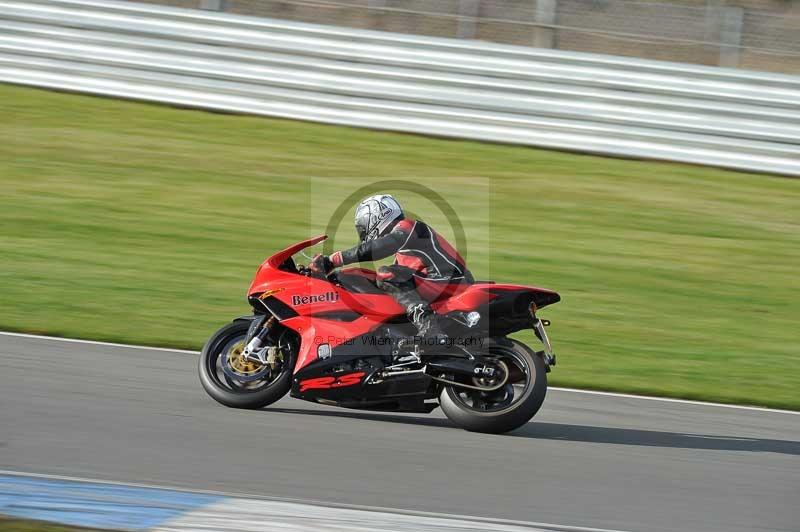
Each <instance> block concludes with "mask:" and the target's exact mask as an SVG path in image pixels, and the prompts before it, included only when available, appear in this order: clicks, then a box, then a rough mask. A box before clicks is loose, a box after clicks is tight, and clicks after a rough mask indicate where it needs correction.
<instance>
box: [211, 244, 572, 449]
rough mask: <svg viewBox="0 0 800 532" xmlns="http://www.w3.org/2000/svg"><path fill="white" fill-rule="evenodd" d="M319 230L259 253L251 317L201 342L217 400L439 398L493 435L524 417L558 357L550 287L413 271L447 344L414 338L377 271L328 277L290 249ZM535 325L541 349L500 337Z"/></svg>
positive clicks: (414, 401)
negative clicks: (447, 280)
mask: <svg viewBox="0 0 800 532" xmlns="http://www.w3.org/2000/svg"><path fill="white" fill-rule="evenodd" d="M326 238H327V237H326V236H319V237H316V238H312V239H310V240H306V241H304V242H300V243H298V244H295V245H294V246H291V247H289V248H287V249H285V250H283V251H281V252H280V253H277V254H275V255H273V256H272V257H270V258H268V259H267V260H266V261H264V263H263V264H261V266H260V267H259V269H258V271H257V272H256V275H255V279H254V280H253V282H252V283H251V284H250V288H249V290H248V300H249V302H250V304H251V306H252V307H253V310H254V314H253V315H252V316H244V317H241V318H237V319H235V320H233V322H232V323H230V324H228V325H226V326H225V327H223V328H222V329H220V330H219V331H217V332H216V333H214V335H213V336H212V337H211V338H210V339H209V340H208V342H207V343H206V345H205V347H204V348H203V351H202V355H201V357H200V381H201V382H202V384H203V388H205V390H206V392H208V394H209V395H210V396H211V397H213V398H214V399H215V400H217V401H218V402H220V403H222V404H223V405H226V406H229V407H234V408H261V407H264V406H266V405H269V404H271V403H274V402H275V401H277V400H278V399H280V398H281V397H283V396H284V395H285V394H286V393H287V392H289V393H290V394H291V396H292V397H297V398H299V399H305V400H307V401H314V402H317V403H322V404H327V405H334V406H340V407H344V408H356V409H363V410H373V411H392V412H422V413H429V412H431V411H432V410H433V409H435V408H436V407H437V406H441V407H442V410H443V411H444V413H445V414H446V415H447V417H448V418H450V419H451V420H452V421H453V422H454V423H456V424H457V425H459V426H460V427H463V428H465V429H467V430H471V431H477V432H491V433H501V432H507V431H510V430H513V429H515V428H517V427H519V426H521V425H523V424H525V423H526V422H528V420H530V419H531V418H532V417H533V416H534V415H535V414H536V412H537V411H538V410H539V407H541V405H542V402H543V401H544V397H545V393H546V391H547V373H548V372H549V371H550V367H551V366H553V365H555V362H556V359H555V355H554V354H553V351H552V348H551V346H550V341H549V340H548V338H547V333H546V332H545V327H546V326H547V325H549V322H548V321H547V320H543V319H539V318H538V317H537V315H536V313H537V311H538V310H539V309H541V308H543V307H545V306H547V305H550V304H553V303H557V302H558V301H560V299H561V298H560V296H559V295H558V294H557V293H556V292H553V291H551V290H545V289H543V288H535V287H532V286H521V285H511V284H496V283H494V282H490V281H481V282H476V283H474V284H445V285H442V283H437V282H435V281H429V280H425V279H417V289H418V291H419V293H420V294H421V295H422V296H423V297H424V298H426V299H428V300H429V301H430V302H431V306H432V308H433V309H434V310H435V311H436V315H437V317H438V318H437V319H438V320H439V324H440V326H441V327H442V329H443V330H444V331H445V332H446V333H447V341H446V342H444V343H436V344H431V343H430V342H429V341H428V340H429V339H427V338H424V337H418V336H415V334H416V329H415V327H414V325H413V324H412V323H410V322H409V321H408V319H407V318H406V314H405V309H404V308H403V307H402V306H400V305H399V304H398V303H397V302H396V301H395V300H394V299H393V298H392V297H391V296H389V295H388V294H386V293H385V292H383V291H382V290H380V289H379V288H378V287H377V286H376V284H375V278H376V273H375V272H374V271H372V270H368V269H364V268H347V269H343V270H339V271H337V272H333V273H331V274H329V275H328V276H327V277H325V276H323V275H321V274H315V273H314V272H312V271H311V270H310V269H309V268H307V267H304V266H302V265H300V266H298V265H296V264H295V262H294V259H293V258H292V257H293V255H295V254H297V253H301V252H302V250H303V249H305V248H308V247H310V246H313V245H316V244H318V243H320V242H322V241H323V240H325V239H326ZM528 328H532V329H533V331H534V333H535V335H536V336H537V337H538V339H539V340H540V341H541V344H542V346H543V349H542V350H540V351H534V350H533V349H531V348H529V347H528V346H526V345H525V344H523V343H522V342H520V341H519V340H515V339H512V338H508V335H509V334H511V333H513V332H516V331H520V330H522V329H528Z"/></svg>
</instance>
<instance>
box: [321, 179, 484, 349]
mask: <svg viewBox="0 0 800 532" xmlns="http://www.w3.org/2000/svg"><path fill="white" fill-rule="evenodd" d="M355 226H356V231H357V232H358V238H359V240H360V243H359V244H358V245H357V246H355V247H352V248H350V249H347V250H343V251H337V252H335V253H333V254H331V255H330V256H325V255H316V256H315V257H314V259H313V261H312V262H311V265H310V266H311V269H312V270H313V271H315V272H317V273H324V274H328V273H329V272H330V271H331V270H333V269H334V268H339V267H341V266H345V265H347V264H352V263H355V262H361V261H376V260H381V259H384V258H386V257H389V256H390V255H392V254H394V258H395V260H394V264H392V265H391V266H381V267H380V268H379V269H378V272H377V278H376V283H377V285H378V287H379V288H381V289H382V290H384V291H386V292H387V293H389V294H390V295H392V296H393V297H394V298H395V300H396V301H397V302H398V303H400V305H402V306H403V307H404V308H405V309H406V314H407V316H408V318H409V319H410V320H411V321H412V323H414V325H415V326H416V327H417V330H418V331H419V335H420V336H422V337H424V338H426V339H428V340H431V341H433V343H439V344H443V343H445V342H446V341H447V336H446V335H445V334H444V333H443V332H442V330H441V329H440V327H439V325H438V323H437V321H436V317H435V314H434V312H433V310H432V309H431V307H430V305H429V304H428V302H427V301H425V300H424V299H423V298H422V297H421V296H420V295H419V293H418V292H417V290H416V283H415V281H414V278H415V277H420V278H424V279H426V280H429V281H434V282H437V283H438V282H441V283H473V282H474V279H473V277H472V274H471V273H470V272H469V270H468V269H467V267H466V264H465V262H464V259H462V258H461V255H459V254H458V252H457V251H456V250H455V248H454V247H453V246H451V245H450V244H449V243H448V242H447V241H446V240H445V239H444V238H442V236H441V235H439V234H438V233H437V232H436V231H434V230H433V229H432V228H431V227H430V226H428V225H427V224H426V223H424V222H422V221H421V220H412V219H410V218H406V217H405V215H404V214H403V209H402V207H400V204H399V203H398V202H397V200H396V199H394V197H392V196H391V195H389V194H376V195H374V196H370V197H368V198H366V199H365V200H363V201H362V202H361V203H359V204H358V207H357V208H356V215H355Z"/></svg>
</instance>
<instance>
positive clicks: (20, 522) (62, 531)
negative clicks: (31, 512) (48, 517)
mask: <svg viewBox="0 0 800 532" xmlns="http://www.w3.org/2000/svg"><path fill="white" fill-rule="evenodd" d="M0 530H2V531H3V532H91V531H95V532H99V531H98V529H96V528H91V529H90V528H81V527H74V526H68V525H57V524H53V523H46V522H44V521H31V520H28V519H12V518H9V517H4V516H2V515H0Z"/></svg>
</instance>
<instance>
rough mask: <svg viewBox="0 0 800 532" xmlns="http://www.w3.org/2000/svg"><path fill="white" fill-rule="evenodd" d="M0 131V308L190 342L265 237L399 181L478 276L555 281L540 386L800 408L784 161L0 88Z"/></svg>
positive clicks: (792, 238) (105, 334) (117, 334)
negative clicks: (596, 149)
mask: <svg viewBox="0 0 800 532" xmlns="http://www.w3.org/2000/svg"><path fill="white" fill-rule="evenodd" d="M0 139H2V141H0V187H2V193H1V194H0V198H2V199H0V228H2V230H1V231H0V264H1V265H2V267H0V299H1V301H0V302H1V303H2V304H1V305H0V328H3V329H7V330H19V331H31V332H41V333H48V334H55V335H65V336H75V337H83V338H95V339H100V340H111V341H121V342H133V343H142V344H159V345H169V346H178V347H188V348H197V347H199V346H200V345H202V343H203V341H204V340H205V338H206V337H207V336H208V335H209V334H211V332H213V331H214V330H215V329H216V328H217V327H218V326H220V325H221V324H223V323H225V322H226V320H228V319H229V318H231V317H232V316H235V315H239V314H243V313H247V312H248V307H247V305H246V302H245V299H244V292H245V290H246V288H247V285H248V283H249V281H250V278H251V276H252V274H253V272H254V269H255V267H256V266H257V265H258V263H259V262H260V261H261V260H262V259H263V258H264V257H265V256H266V255H268V254H270V253H272V252H273V251H275V250H276V249H278V248H282V247H285V246H286V245H288V244H290V243H293V242H294V241H296V240H299V239H301V238H305V237H308V236H309V235H312V234H316V233H320V232H322V231H323V228H324V226H325V223H326V222H327V221H328V218H329V217H330V215H331V214H332V212H333V210H334V209H335V208H336V207H337V206H338V204H339V202H340V201H341V200H342V199H343V198H344V197H345V196H347V195H348V194H350V193H351V192H353V191H355V190H356V189H358V188H359V187H360V186H362V185H365V184H368V183H370V182H374V181H376V180H385V179H409V180H415V181H418V182H420V183H422V184H425V185H426V186H429V187H431V188H433V189H434V190H436V191H437V192H438V193H440V194H442V195H443V196H444V197H446V198H447V200H448V201H449V202H450V204H451V205H453V207H454V208H455V210H456V211H457V213H458V215H459V217H460V219H461V221H462V222H463V224H464V227H465V230H466V235H467V239H468V244H469V248H468V261H469V263H470V266H471V269H472V270H473V271H474V272H475V274H476V276H477V277H480V278H494V279H496V280H500V281H508V282H523V283H531V284H536V285H540V286H545V287H551V288H554V289H556V290H558V291H559V292H560V293H561V294H562V296H563V301H562V302H561V303H559V304H558V305H555V306H553V307H551V308H549V309H547V310H546V311H543V313H542V315H543V316H545V317H548V318H550V319H552V320H553V326H552V327H551V334H552V337H553V341H554V344H555V346H556V348H557V352H558V355H559V364H558V366H557V367H556V369H555V371H554V372H553V373H551V377H552V378H551V383H552V384H555V385H562V386H577V387H587V388H596V389H606V390H619V391H627V392H634V393H653V394H662V395H667V396H675V397H688V398H695V399H704V400H714V401H725V402H739V403H751V404H762V405H769V406H774V407H785V408H794V409H797V408H800V356H799V355H800V352H798V350H799V348H798V345H800V310H798V309H800V306H798V302H800V276H799V275H798V271H799V270H800V268H799V266H800V181H797V180H793V179H787V178H780V177H773V176H767V175H750V174H745V173H735V172H727V171H722V170H716V169H711V168H702V167H695V166H687V165H676V164H663V163H653V162H639V161H625V160H616V159H607V158H601V157H591V156H582V155H575V154H568V153H558V152H550V151H542V150H535V149H528V148H522V147H510V146H500V145H491V144H480V143H473V142H460V141H451V140H441V139H431V138H425V137H419V136H411V135H401V134H391V133H380V132H373V131H366V130H358V129H350V128H340V127H331V126H322V125H317V124H309V123H301V122H291V121H284V120H271V119H262V118H255V117H242V116H230V115H221V114H212V113H205V112H198V111H188V110H180V109H173V108H169V107H163V106H156V105H146V104H140V103H134V102H123V101H115V100H109V99H100V98H92V97H85V96H76V95H68V94H58V93H51V92H45V91H38V90H32V89H26V88H18V87H12V86H0ZM398 196H399V197H400V199H401V200H404V201H405V202H406V203H407V205H408V207H409V209H410V210H411V211H413V212H415V213H417V214H420V215H421V216H423V217H424V218H425V219H426V220H428V221H430V222H431V223H433V225H434V226H436V227H442V228H444V230H443V232H445V233H446V234H447V233H448V231H449V230H448V226H447V221H446V220H445V219H444V218H443V216H442V215H441V214H440V213H439V212H438V211H437V210H436V209H435V208H434V207H433V206H432V205H430V204H429V203H428V202H427V201H425V200H424V199H422V198H421V197H419V196H418V195H416V194H412V193H403V192H399V193H398ZM351 216H352V209H351V210H350V211H348V213H347V216H346V219H345V220H344V222H343V223H342V225H341V228H340V231H339V232H338V233H337V240H336V242H337V247H341V246H344V245H349V244H352V243H353V242H354V239H355V234H354V231H353V230H352V227H351V226H350V219H351ZM526 337H527V335H526ZM187 371H193V370H192V368H191V367H190V366H187Z"/></svg>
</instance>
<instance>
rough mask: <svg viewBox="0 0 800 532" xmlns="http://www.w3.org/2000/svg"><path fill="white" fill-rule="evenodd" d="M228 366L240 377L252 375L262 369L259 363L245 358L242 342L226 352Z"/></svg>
mask: <svg viewBox="0 0 800 532" xmlns="http://www.w3.org/2000/svg"><path fill="white" fill-rule="evenodd" d="M228 365H229V366H230V368H231V369H232V370H233V371H235V372H236V373H238V374H240V375H252V374H254V373H257V372H259V371H261V369H263V367H264V365H263V364H261V363H260V362H256V361H254V360H249V359H247V358H245V356H244V342H239V343H238V344H236V345H234V346H233V347H231V349H230V351H228Z"/></svg>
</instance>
